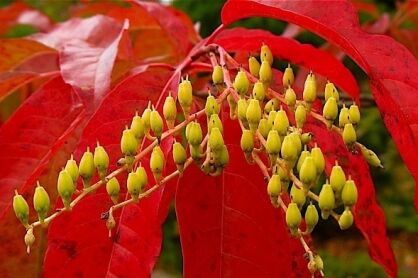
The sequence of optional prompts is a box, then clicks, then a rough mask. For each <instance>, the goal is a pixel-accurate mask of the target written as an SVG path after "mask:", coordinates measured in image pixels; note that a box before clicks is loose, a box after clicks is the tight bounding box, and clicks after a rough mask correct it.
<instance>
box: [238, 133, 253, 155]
mask: <svg viewBox="0 0 418 278" xmlns="http://www.w3.org/2000/svg"><path fill="white" fill-rule="evenodd" d="M240 144H241V149H242V151H243V152H244V153H251V152H252V151H253V149H254V134H253V133H252V132H251V131H249V130H247V129H244V130H243V131H242V136H241V142H240Z"/></svg>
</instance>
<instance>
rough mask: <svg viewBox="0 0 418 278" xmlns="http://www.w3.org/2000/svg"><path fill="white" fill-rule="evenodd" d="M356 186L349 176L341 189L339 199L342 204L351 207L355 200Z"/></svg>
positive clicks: (356, 195) (356, 194)
mask: <svg viewBox="0 0 418 278" xmlns="http://www.w3.org/2000/svg"><path fill="white" fill-rule="evenodd" d="M357 197H358V193H357V186H356V184H355V183H354V181H353V180H352V179H351V178H349V179H348V180H347V181H346V182H345V184H344V187H343V189H342V193H341V199H342V201H343V204H344V206H346V207H351V206H353V205H354V204H355V203H356V202H357Z"/></svg>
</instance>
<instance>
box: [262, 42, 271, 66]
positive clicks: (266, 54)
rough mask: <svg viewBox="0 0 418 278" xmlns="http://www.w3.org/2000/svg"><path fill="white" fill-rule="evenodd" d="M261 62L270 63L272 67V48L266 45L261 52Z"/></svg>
mask: <svg viewBox="0 0 418 278" xmlns="http://www.w3.org/2000/svg"><path fill="white" fill-rule="evenodd" d="M260 60H261V62H264V61H266V62H268V64H269V65H270V66H271V65H272V64H273V54H272V53H271V50H270V48H269V47H268V46H267V45H266V44H264V43H263V45H262V46H261V50H260Z"/></svg>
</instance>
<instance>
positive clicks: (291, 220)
mask: <svg viewBox="0 0 418 278" xmlns="http://www.w3.org/2000/svg"><path fill="white" fill-rule="evenodd" d="M300 222H302V215H301V213H300V210H299V208H298V206H297V204H296V203H293V202H292V203H290V204H289V206H288V207H287V210H286V224H287V226H288V227H289V229H290V230H291V231H292V234H295V232H296V231H297V229H298V227H299V225H300Z"/></svg>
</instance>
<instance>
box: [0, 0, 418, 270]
mask: <svg viewBox="0 0 418 278" xmlns="http://www.w3.org/2000/svg"><path fill="white" fill-rule="evenodd" d="M363 8H364V9H367V10H370V9H369V8H370V7H369V6H364V7H363ZM9 9H10V10H4V11H0V19H2V22H3V20H4V22H7V24H5V25H3V26H2V29H1V30H0V33H4V32H5V30H3V28H6V27H7V26H9V25H11V24H14V23H15V22H19V20H18V19H19V18H20V20H23V22H26V23H28V22H29V23H30V22H32V21H33V20H34V18H33V17H31V16H29V15H30V14H29V15H28V14H27V13H28V11H29V10H30V9H28V8H27V7H26V6H23V5H20V4H19V5H17V4H16V5H12V6H11V7H10V8H9ZM30 12H33V11H30ZM7 13H9V14H7ZM72 14H73V16H74V18H72V19H70V20H68V21H66V22H64V23H61V24H54V25H52V24H51V23H50V22H49V19H48V18H47V17H46V16H42V17H39V18H38V19H37V20H35V21H34V22H33V24H34V25H35V26H38V27H39V29H40V30H41V31H43V33H39V34H36V35H33V36H31V37H28V38H25V39H13V40H2V41H1V42H0V48H1V51H0V101H1V100H2V99H4V98H5V97H6V96H7V95H9V94H12V93H13V92H14V91H16V90H17V89H21V88H22V87H24V86H26V85H27V84H32V83H33V82H37V81H40V80H42V81H43V82H44V84H43V85H42V86H40V87H39V89H37V90H36V92H34V93H33V94H31V95H29V96H28V97H27V99H26V100H25V101H24V102H23V103H22V104H21V105H20V107H19V109H18V110H17V111H16V112H15V113H14V114H13V115H12V117H11V118H10V119H8V120H7V122H5V123H4V124H3V125H2V126H1V127H0V192H1V194H0V221H1V223H2V224H4V225H2V228H0V229H1V232H2V233H1V241H2V242H4V243H5V244H3V246H2V247H1V248H2V250H4V252H1V254H2V255H1V258H2V260H1V263H0V274H1V276H2V277H22V276H28V273H32V274H30V275H32V276H33V277H35V276H38V274H39V273H37V272H36V271H34V269H36V265H37V264H38V260H41V259H40V258H42V256H45V259H44V268H43V270H38V271H42V273H43V275H44V276H45V277H56V276H60V277H61V276H64V277H74V276H86V277H90V276H92V277H95V276H99V277H101V276H104V275H106V276H109V277H132V276H135V277H147V276H149V274H150V273H151V271H152V269H153V267H154V265H155V263H156V260H157V258H158V255H159V253H160V249H161V238H162V236H161V224H162V223H163V221H164V220H165V217H166V215H167V210H168V207H169V205H170V203H171V202H173V201H175V204H176V213H177V217H178V221H179V229H180V236H181V243H182V251H183V256H184V275H185V276H186V277H196V276H199V275H201V274H202V273H205V277H218V276H222V277H224V276H226V277H238V276H241V277H243V276H244V277H250V276H251V277H253V276H254V277H255V276H257V277H271V276H273V275H278V276H283V277H284V276H286V277H293V276H294V277H309V274H308V271H307V269H306V260H305V259H304V258H303V253H304V250H303V248H302V246H301V245H300V242H299V241H297V240H295V239H293V238H291V237H290V235H289V233H288V230H287V228H286V225H285V221H284V214H283V212H282V211H281V210H277V209H274V208H273V207H272V206H271V204H270V200H269V199H268V196H267V195H266V194H265V191H266V188H265V182H264V181H263V177H262V175H261V172H260V171H259V168H258V167H256V166H255V165H249V164H248V163H247V162H246V161H245V159H244V156H243V154H242V152H241V150H240V149H239V139H238V138H239V137H240V136H239V134H240V130H239V126H238V125H237V123H236V122H233V121H231V120H230V119H229V118H228V116H227V114H228V111H227V110H225V109H223V111H222V113H223V123H224V129H225V130H226V131H225V143H226V144H227V146H228V148H229V154H230V157H231V159H230V164H229V165H228V166H227V167H226V168H225V171H224V172H223V174H222V175H221V176H220V177H218V178H213V177H208V176H206V175H204V174H203V173H202V172H201V171H200V170H198V169H197V167H196V166H191V167H190V169H187V170H186V172H185V173H184V176H183V177H180V178H178V179H177V180H173V181H171V182H170V183H168V184H166V185H165V186H164V187H162V188H160V189H159V190H157V191H156V192H154V193H153V195H151V197H149V198H147V199H145V200H144V201H141V202H140V203H139V204H134V205H130V206H127V207H125V208H124V209H122V210H121V211H120V212H118V214H116V215H115V218H116V219H117V227H116V228H115V230H114V231H115V234H114V235H113V237H112V238H111V239H109V238H108V234H107V229H106V228H105V224H104V221H102V220H101V219H100V215H101V213H103V212H105V211H106V210H107V209H108V208H109V207H110V206H111V202H110V200H109V198H108V197H107V196H106V194H105V191H104V189H103V188H102V189H100V190H99V191H98V192H96V193H95V194H92V195H89V196H88V197H86V198H85V199H83V200H82V201H81V202H79V204H77V206H76V207H75V208H74V209H73V211H72V212H71V213H65V214H63V215H61V216H59V217H58V218H57V219H55V220H54V221H53V222H52V224H51V226H50V228H49V230H48V232H46V231H44V230H41V231H40V232H39V233H37V234H36V236H37V239H38V240H37V242H43V240H42V238H46V237H47V241H45V242H46V243H45V242H43V243H37V244H38V245H37V246H35V247H34V249H35V250H37V249H38V250H39V251H37V253H36V254H35V255H33V254H32V255H31V257H28V256H26V254H25V250H24V246H23V243H22V237H23V231H22V227H21V226H20V225H19V224H18V221H17V220H16V219H15V218H14V215H13V212H12V210H11V200H12V198H13V191H14V189H18V191H19V192H20V193H21V194H22V195H24V196H25V198H26V199H28V200H29V199H31V196H32V194H33V191H34V184H35V182H36V180H40V181H41V183H42V184H43V185H44V186H45V188H46V189H47V191H48V192H50V194H51V199H52V201H53V202H55V201H56V200H57V198H56V195H57V194H56V189H55V187H56V177H57V172H58V171H59V169H60V168H61V167H62V166H63V165H64V163H65V161H66V159H68V158H69V156H70V154H72V153H74V154H75V157H76V159H77V160H78V159H79V158H80V157H81V155H82V152H84V150H85V149H86V147H87V146H89V147H90V148H93V147H94V145H95V143H96V141H99V142H100V143H101V144H102V145H103V146H104V147H105V148H106V150H107V151H108V153H109V156H110V159H111V165H112V168H111V170H114V169H116V168H115V167H116V161H117V160H118V159H119V158H120V157H121V153H120V147H119V140H120V134H121V132H122V130H123V129H124V127H125V125H127V124H129V122H130V119H131V118H132V116H133V115H134V113H135V111H138V112H140V113H141V112H142V111H143V109H144V108H145V107H146V105H147V103H148V101H151V102H152V103H153V104H155V105H156V108H157V109H158V110H161V107H162V101H163V100H164V98H165V97H166V96H167V95H168V93H169V91H172V94H173V96H174V97H175V96H176V94H177V90H176V87H177V85H178V83H179V80H180V78H181V76H182V75H185V74H187V73H190V74H191V75H192V74H193V76H192V78H195V79H196V78H199V77H198V76H197V75H195V74H194V73H196V72H199V71H202V72H203V71H205V72H206V71H208V67H207V64H208V62H209V60H208V58H207V57H203V58H198V60H197V61H196V57H198V56H199V54H200V53H201V52H204V51H205V50H206V49H207V48H208V47H214V45H213V44H216V45H218V46H220V47H223V48H225V49H226V50H227V51H230V52H254V51H256V50H257V49H258V48H259V46H260V44H261V42H265V43H267V44H269V45H271V49H272V51H273V54H274V55H275V57H277V58H282V59H285V60H288V61H290V62H291V63H294V64H297V65H300V66H303V67H305V68H310V69H312V70H313V71H315V72H318V73H319V74H321V75H322V76H325V77H327V78H329V79H330V80H331V81H333V82H334V83H335V84H337V85H338V86H339V87H340V88H341V89H342V90H343V91H344V92H345V93H346V94H347V95H349V96H351V97H352V98H353V99H354V100H356V101H358V97H359V89H358V85H357V83H356V81H355V79H354V77H353V76H352V74H351V73H350V71H349V70H348V69H347V68H345V66H344V65H343V64H342V63H341V62H340V61H339V60H338V59H337V58H335V57H334V56H333V55H332V54H330V53H328V52H326V51H325V50H321V49H316V48H314V47H313V46H310V45H303V44H300V43H299V42H297V41H295V40H293V39H291V38H288V37H280V36H274V35H272V34H271V33H268V32H266V31H263V30H247V29H242V28H239V29H231V30H222V29H223V28H225V27H226V26H227V25H229V24H231V23H233V22H235V21H237V20H239V19H242V18H247V17H251V16H263V17H272V18H276V19H280V20H285V21H288V22H291V23H293V24H296V25H299V26H301V27H303V28H305V29H307V30H310V31H312V32H314V33H317V34H319V35H321V36H323V37H324V38H325V39H327V40H328V41H329V42H331V43H333V44H335V45H336V46H338V47H339V48H340V49H341V50H342V51H344V52H345V53H346V54H347V55H349V56H350V57H351V58H352V59H353V60H354V61H355V62H357V63H358V65H359V66H360V67H362V68H363V70H364V71H365V72H366V73H367V74H368V75H369V77H370V85H371V88H372V92H373V96H374V98H375V101H376V103H377V105H378V107H379V110H380V111H381V113H382V116H383V119H384V121H385V124H386V126H387V128H388V130H389V131H390V133H391V135H392V136H393V138H394V141H395V142H396V144H397V146H398V149H399V151H400V153H401V155H402V158H403V159H404V161H405V163H406V165H407V166H408V168H409V170H410V171H411V173H412V175H413V176H414V177H415V179H417V178H418V166H417V165H418V164H417V163H416V157H417V155H418V153H417V151H416V148H415V147H414V146H415V145H416V143H418V142H417V140H418V139H417V136H418V130H417V128H416V119H417V117H416V116H417V112H416V111H417V110H416V106H417V104H418V103H417V102H418V97H417V96H418V83H417V81H416V80H415V79H416V78H414V77H416V76H418V63H417V61H416V60H415V59H414V58H413V56H412V55H411V54H410V53H409V52H408V51H407V50H406V49H405V48H404V47H403V46H402V45H400V44H399V43H397V42H395V41H394V40H393V39H391V38H389V37H386V36H381V35H372V34H369V33H366V32H365V31H363V30H362V29H361V28H360V26H359V25H358V23H357V21H358V20H357V15H356V10H355V9H354V7H353V5H352V4H351V3H350V2H349V1H341V2H338V4H334V5H329V6H327V7H326V8H324V7H323V5H322V4H321V3H319V1H312V2H309V3H303V4H301V3H300V1H276V2H272V1H262V0H258V1H238V0H235V1H234V0H232V1H231V0H230V1H228V2H227V3H226V4H225V6H224V8H223V10H222V22H223V24H224V26H223V27H221V28H220V29H219V30H218V31H217V32H215V33H214V34H213V35H212V36H211V37H210V38H207V39H203V40H202V39H200V37H199V35H198V34H197V33H196V31H195V30H194V28H193V25H192V23H191V21H190V20H189V19H188V17H187V16H185V15H184V14H183V13H181V12H179V11H177V10H175V9H173V8H168V7H164V6H162V5H159V4H156V3H144V2H140V1H136V2H130V3H129V7H121V6H114V5H112V4H102V3H100V4H97V3H96V4H85V5H83V6H80V7H78V8H77V9H76V10H74V11H72ZM97 14H99V15H97ZM86 15H94V16H92V17H89V18H87V19H81V18H78V17H76V16H86ZM22 18H23V19H22ZM47 23H48V24H47ZM151 26H152V28H148V27H151ZM378 27H379V26H378ZM380 27H381V26H380ZM376 28H377V27H376ZM74 30H76V31H74ZM379 30H380V29H379ZM292 32H295V30H293V31H292ZM292 32H290V31H289V34H290V33H292ZM40 57H42V59H41V58H40ZM279 74H280V73H277V75H278V76H279ZM276 78H277V77H276ZM202 79H203V78H202ZM277 79H279V78H277ZM280 80H281V79H280ZM276 81H278V80H276ZM200 82H202V83H201V84H204V85H202V87H206V86H205V85H206V83H207V80H203V81H201V80H200ZM278 83H280V81H279V82H278ZM38 86H39V85H38ZM405 92H409V93H408V94H405ZM194 105H195V107H198V106H199V105H201V102H200V103H199V102H198V101H196V103H195V104H194ZM305 130H306V131H311V132H313V133H314V134H315V135H316V141H317V143H318V144H319V146H320V147H321V148H323V150H324V153H325V155H326V156H327V162H328V163H327V172H328V173H329V170H330V165H331V164H330V163H333V161H334V160H335V158H337V157H338V158H339V159H340V158H341V157H344V158H345V159H343V160H342V165H343V167H344V169H347V171H348V173H350V174H351V175H352V176H353V178H354V179H355V181H356V183H357V184H358V187H359V201H358V203H357V205H356V207H355V214H356V222H355V223H356V226H357V228H358V229H359V230H360V231H361V232H362V234H363V235H364V237H365V238H366V240H367V242H368V244H369V252H370V255H371V257H372V258H373V259H374V260H375V261H376V262H378V263H379V264H381V265H382V266H383V267H384V268H385V270H386V272H387V273H388V275H390V276H392V277H394V276H396V272H397V266H396V262H395V260H394V256H393V252H392V250H391V247H390V242H389V240H388V238H387V235H386V229H385V219H384V216H383V213H382V211H381V209H380V208H379V206H378V205H377V203H376V200H375V191H374V186H373V182H372V180H371V178H370V175H369V173H368V166H367V164H366V163H365V161H364V159H363V158H362V157H360V156H359V155H355V154H352V153H350V152H349V151H348V150H347V148H346V147H345V146H344V144H343V142H342V141H341V139H340V138H339V137H338V136H336V134H334V133H331V132H329V131H328V130H326V128H325V126H323V125H318V123H317V122H315V120H313V119H312V120H311V122H310V123H309V124H308V125H307V126H306V127H305ZM173 139H174V137H173V136H170V137H169V138H168V139H166V140H165V141H163V143H162V145H163V148H164V150H165V151H166V154H167V157H168V159H167V160H168V161H167V167H166V171H167V172H170V169H171V170H172V169H174V165H173V163H172V161H171V159H170V157H171V154H169V150H170V147H171V144H172V142H173ZM330 142H332V144H330ZM147 159H148V158H147V157H146V158H145V159H144V160H143V163H144V164H145V165H147V163H148V162H147V161H148V160H147ZM340 161H341V159H340ZM149 176H151V175H149ZM120 179H121V180H123V179H126V177H124V176H122V177H120ZM122 184H123V183H122ZM80 186H81V184H80ZM149 186H152V184H149ZM417 196H418V195H417ZM416 206H417V207H418V197H417V199H416ZM57 207H61V204H60V202H58V204H57ZM32 215H34V213H32ZM307 239H308V240H309V238H307ZM45 250H46V251H45ZM279 261H280V264H281V265H280V267H278V266H277V262H279ZM20 265H24V267H20Z"/></svg>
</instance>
